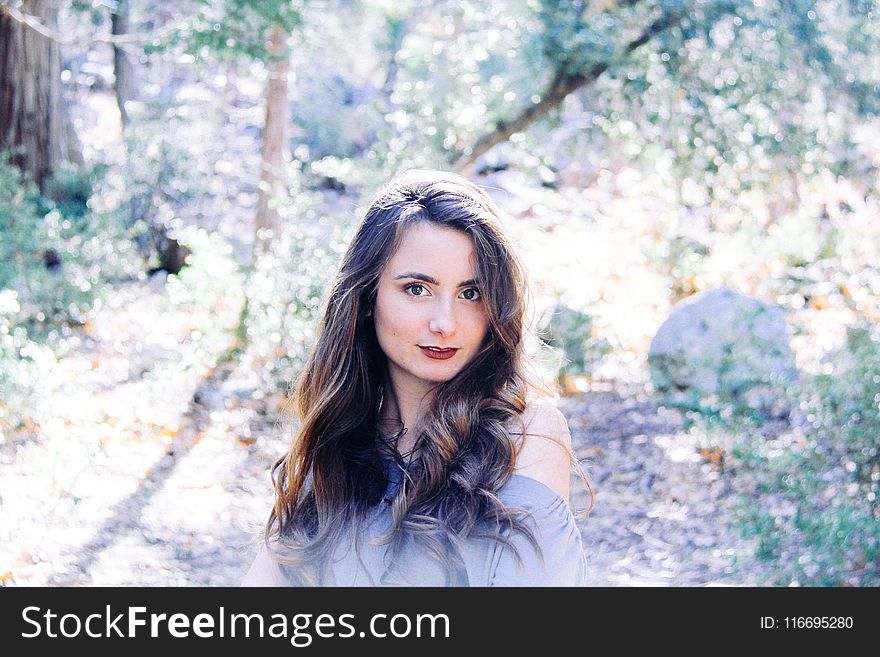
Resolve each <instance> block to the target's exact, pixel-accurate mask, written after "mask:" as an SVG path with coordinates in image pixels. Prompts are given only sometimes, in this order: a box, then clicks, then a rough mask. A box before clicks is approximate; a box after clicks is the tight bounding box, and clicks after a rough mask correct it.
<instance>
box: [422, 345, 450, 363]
mask: <svg viewBox="0 0 880 657" xmlns="http://www.w3.org/2000/svg"><path fill="white" fill-rule="evenodd" d="M419 349H421V350H422V353H423V354H425V356H427V357H428V358H433V359H435V360H446V359H447V358H452V357H453V356H454V355H455V352H456V351H458V347H423V346H422V345H419Z"/></svg>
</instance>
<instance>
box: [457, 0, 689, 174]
mask: <svg viewBox="0 0 880 657" xmlns="http://www.w3.org/2000/svg"><path fill="white" fill-rule="evenodd" d="M682 17H683V16H682V14H681V12H678V11H670V12H668V13H666V14H664V15H663V16H661V17H660V18H658V19H657V20H655V21H654V22H653V23H651V25H649V26H648V27H647V28H645V30H644V31H643V32H642V33H641V35H639V36H638V37H637V38H636V39H634V40H633V41H631V42H630V43H628V44H627V46H626V48H625V49H624V52H625V54H629V53H631V52H632V51H633V50H635V49H636V48H639V47H641V46H643V45H644V44H645V43H647V42H648V41H650V40H651V39H653V38H654V37H655V36H656V35H658V34H660V33H661V32H665V31H666V30H668V29H670V28H671V27H674V26H675V25H678V24H679V23H680V22H681V19H682ZM609 64H610V62H601V63H598V64H595V65H594V66H593V67H592V68H591V69H590V70H588V71H583V72H577V73H571V74H570V73H565V72H563V71H562V70H560V71H557V73H556V75H555V76H554V78H553V81H552V82H551V83H550V88H549V89H547V91H545V92H544V93H543V94H542V95H541V99H540V100H539V101H538V102H537V103H535V104H533V105H530V106H529V107H527V108H525V109H524V110H523V111H521V112H520V113H519V114H518V115H517V116H515V117H514V118H512V119H511V120H509V121H499V122H498V123H497V124H496V125H495V128H494V129H493V130H492V131H491V132H489V133H487V134H485V135H483V136H482V137H480V138H479V139H478V140H477V141H476V142H475V143H474V145H473V146H471V147H470V148H468V149H466V150H465V151H464V152H463V153H461V154H459V155H458V157H457V159H456V161H455V165H454V166H455V168H456V169H458V170H459V171H465V170H466V169H467V168H468V167H470V166H471V165H472V164H473V163H474V162H475V161H476V160H477V158H478V157H480V156H481V155H483V154H484V153H486V152H488V151H489V150H490V149H492V148H493V147H495V146H497V145H498V144H500V143H502V142H505V141H507V140H508V139H510V137H511V136H512V135H514V134H516V133H517V132H522V131H523V130H525V129H527V128H528V127H529V126H530V125H532V124H533V123H535V121H537V120H538V119H540V118H541V117H542V116H544V115H545V114H547V113H548V112H550V110H552V109H554V108H556V107H558V106H559V105H561V104H562V101H564V100H565V98H566V97H567V96H568V95H569V94H570V93H573V92H574V91H577V90H578V89H581V88H582V87H585V86H587V85H590V84H592V83H593V82H595V81H596V80H597V79H598V78H599V76H600V75H602V74H603V73H604V72H605V71H606V70H607V69H608V66H609Z"/></svg>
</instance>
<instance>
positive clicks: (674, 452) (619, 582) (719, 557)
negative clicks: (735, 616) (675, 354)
mask: <svg viewBox="0 0 880 657" xmlns="http://www.w3.org/2000/svg"><path fill="white" fill-rule="evenodd" d="M559 406H560V409H561V410H562V411H563V412H564V413H565V415H566V417H567V418H568V420H569V425H570V427H571V432H572V442H573V447H574V449H575V452H576V454H577V455H578V458H580V459H581V460H582V462H585V463H586V464H587V466H588V471H589V473H590V474H591V478H592V482H593V488H594V493H595V506H594V508H593V511H592V512H591V514H590V515H589V517H588V518H587V519H586V520H582V521H580V522H579V525H580V527H581V532H582V535H583V538H584V547H585V549H586V551H587V553H588V554H589V556H590V566H591V568H590V573H589V583H590V584H591V585H595V586H628V585H639V586H702V585H743V584H747V585H760V584H762V583H765V581H766V577H767V573H765V572H759V571H757V570H752V569H749V568H743V559H744V557H746V556H747V554H748V552H749V550H750V546H749V545H747V544H745V543H744V542H743V541H742V540H741V539H739V538H738V537H737V535H736V534H735V533H733V532H732V531H731V530H730V529H729V528H728V523H727V519H728V518H729V517H730V514H731V512H732V510H733V507H734V503H735V496H734V489H733V485H732V483H733V482H732V480H731V475H730V474H729V473H725V472H722V471H721V470H720V469H719V468H718V467H717V466H716V465H714V464H712V463H711V461H710V460H709V459H706V458H704V457H703V456H701V455H700V454H699V452H698V449H699V446H698V440H697V438H696V437H694V436H693V435H689V434H688V433H686V432H684V431H682V424H683V421H682V420H683V418H682V415H681V413H680V412H678V411H676V410H673V409H667V408H664V407H662V406H658V405H657V404H656V403H655V402H653V401H651V400H650V399H646V398H644V396H639V395H636V394H633V395H627V396H620V395H619V394H617V393H614V392H606V393H590V394H585V395H582V396H578V397H568V398H564V399H562V400H561V402H560V404H559ZM572 499H573V501H574V503H575V504H576V506H577V507H579V508H584V507H585V506H586V505H587V503H588V498H587V493H586V489H585V487H584V486H583V485H580V484H578V483H577V482H576V486H575V487H574V488H573V495H572ZM738 566H739V567H738ZM751 568H754V566H752V567H751Z"/></svg>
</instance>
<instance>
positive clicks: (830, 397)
mask: <svg viewBox="0 0 880 657" xmlns="http://www.w3.org/2000/svg"><path fill="white" fill-rule="evenodd" d="M828 364H829V366H830V370H831V372H832V373H831V374H822V375H818V376H815V377H806V376H804V377H803V380H802V382H801V383H800V384H798V386H797V387H796V388H793V389H792V391H791V394H792V396H793V397H795V398H797V399H798V400H799V401H800V410H799V413H797V414H796V415H795V417H796V418H799V419H798V421H797V422H796V425H795V427H793V428H792V429H791V430H790V431H788V432H785V433H783V434H781V435H779V436H776V437H771V438H768V437H766V433H767V432H766V431H764V430H762V427H761V425H760V423H759V422H757V421H756V420H755V418H746V417H743V416H737V415H735V414H734V415H731V414H728V415H727V416H726V417H722V416H719V415H714V416H713V415H711V414H704V415H701V416H696V415H695V416H693V417H692V421H693V422H694V423H695V425H696V426H699V427H701V428H702V430H704V431H705V432H706V434H707V436H708V439H709V442H710V443H712V444H714V445H719V446H721V447H723V448H724V449H725V450H726V451H727V452H728V453H729V454H730V457H731V458H730V464H731V466H732V468H733V471H734V473H735V474H736V480H737V486H738V487H739V488H740V489H741V490H743V492H742V494H741V497H740V500H739V504H738V507H737V511H736V514H735V517H734V522H735V524H736V526H737V528H738V529H739V531H740V532H741V534H742V535H743V536H744V537H745V538H746V539H749V540H750V541H752V542H753V543H754V547H755V557H756V558H757V559H759V560H760V561H763V562H766V563H767V564H768V565H769V566H770V567H771V569H772V571H773V573H774V577H775V583H776V584H779V585H788V584H791V583H792V582H796V583H798V584H799V585H808V586H841V585H850V586H852V585H855V586H877V585H878V584H880V568H878V564H880V522H878V521H880V504H878V500H877V496H878V493H880V459H878V450H880V332H878V330H877V328H876V327H862V328H858V329H853V330H851V331H850V338H849V341H848V344H847V346H846V347H845V348H844V349H843V350H841V351H840V352H837V353H835V354H832V355H831V356H830V357H829V363H828Z"/></svg>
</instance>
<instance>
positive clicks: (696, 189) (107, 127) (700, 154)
mask: <svg viewBox="0 0 880 657" xmlns="http://www.w3.org/2000/svg"><path fill="white" fill-rule="evenodd" d="M878 44H880V14H878V7H877V5H876V3H875V2H873V0H844V1H841V2H837V1H834V2H832V1H824V0H717V1H716V0H557V1H554V0H497V1H493V2H479V1H477V0H455V1H448V0H436V1H428V0H363V1H361V2H354V1H346V0H295V1H289V2H285V1H282V0H265V1H261V2H249V1H246V0H182V1H180V2H161V1H159V0H116V1H113V0H2V2H0V151H2V155H0V583H2V584H4V585H33V584H55V585H59V584H62V585H71V584H109V585H119V584H130V585H142V584H143V585H169V584H174V585H187V584H202V585H215V584H220V585H230V584H236V583H237V582H238V579H239V578H240V577H241V575H242V574H243V572H244V570H245V569H246V568H247V566H248V563H249V560H250V558H251V555H252V554H253V544H252V539H253V536H254V535H255V532H256V531H257V530H258V529H259V528H260V526H261V524H262V523H263V522H264V521H265V518H266V516H267V513H268V510H269V504H270V500H271V486H270V482H269V477H268V469H269V467H270V465H271V464H272V463H273V462H274V461H275V460H276V459H277V458H278V457H279V456H281V455H282V454H283V453H284V451H285V450H286V447H287V444H288V441H289V439H290V432H289V430H287V429H286V428H285V426H284V420H283V410H284V402H285V391H286V386H287V384H288V382H289V381H290V380H291V379H292V377H293V376H294V375H295V373H296V372H297V369H298V367H300V365H301V363H302V362H303V358H304V356H305V354H306V352H307V349H308V348H309V345H310V344H311V342H312V340H313V334H314V325H315V318H316V315H317V312H318V311H319V309H320V306H321V303H322V301H323V299H322V296H323V293H324V290H325V286H326V284H327V282H328V280H329V278H330V276H331V275H332V273H333V272H334V270H335V267H336V265H337V263H338V259H339V256H340V254H341V253H342V250H343V249H344V248H345V245H346V242H347V239H348V238H349V237H350V236H351V234H352V231H353V228H354V226H355V225H356V224H357V221H358V220H359V218H361V217H362V216H363V212H364V210H365V208H366V206H367V205H368V203H369V201H370V199H371V195H372V194H373V193H374V192H375V191H376V189H377V187H378V186H379V185H381V184H382V183H383V182H385V181H386V180H388V179H389V178H391V177H392V176H393V175H395V174H397V173H399V172H401V171H403V170H405V169H407V168H412V167H428V168H442V169H448V170H454V171H458V172H461V173H462V174H464V175H466V176H468V177H469V178H470V179H471V180H473V181H474V182H476V183H477V184H480V185H482V186H483V187H485V188H486V189H487V190H488V191H489V192H490V193H491V194H492V196H493V197H494V198H495V199H496V200H497V202H498V203H499V205H500V206H501V207H502V208H503V209H504V210H505V212H506V213H507V214H508V215H509V217H508V219H507V228H508V230H509V231H510V234H511V236H512V237H513V239H514V241H515V243H516V245H517V247H518V248H519V249H520V250H521V252H522V253H523V256H524V258H525V260H526V263H527V265H528V267H529V270H530V275H531V279H532V281H531V282H532V287H533V290H532V291H533V297H534V298H533V305H534V318H535V326H536V330H535V337H534V338H533V339H532V340H531V344H530V349H531V351H532V352H533V354H534V356H535V359H536V362H537V363H538V367H539V368H540V370H541V372H542V373H543V375H544V376H545V378H546V379H547V380H548V381H550V382H552V383H553V384H554V385H556V386H558V391H559V395H560V398H559V406H560V408H561V409H562V410H563V411H564V412H565V414H566V416H567V417H568V419H569V423H570V426H571V429H572V435H573V440H574V447H575V450H576V452H577V455H578V457H579V458H581V459H582V461H583V463H584V464H585V466H586V467H587V470H588V472H589V473H590V475H591V478H592V483H593V486H594V489H595V492H596V506H595V508H594V509H593V511H592V513H591V514H590V515H589V516H587V517H586V518H585V519H582V520H580V521H579V522H580V526H581V529H582V532H583V536H584V541H585V547H586V549H587V551H588V552H589V555H590V563H591V572H590V580H591V583H593V584H601V585H626V584H657V585H702V584H734V585H736V584H760V585H776V586H789V585H800V586H810V585H823V586H827V585H831V586H876V585H878V584H880V529H878V528H880V523H878V519H880V510H878V501H877V494H878V485H880V461H878V445H880V329H878V320H880V265H878V263H880V216H878V210H880V197H878V191H877V190H878V167H880V119H878V108H880V103H878V100H880V50H878ZM572 501H573V504H574V506H575V507H577V508H580V509H582V508H584V507H585V506H586V504H587V497H586V492H585V489H584V487H583V486H582V485H580V484H578V483H577V482H575V488H574V489H573V498H572Z"/></svg>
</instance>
